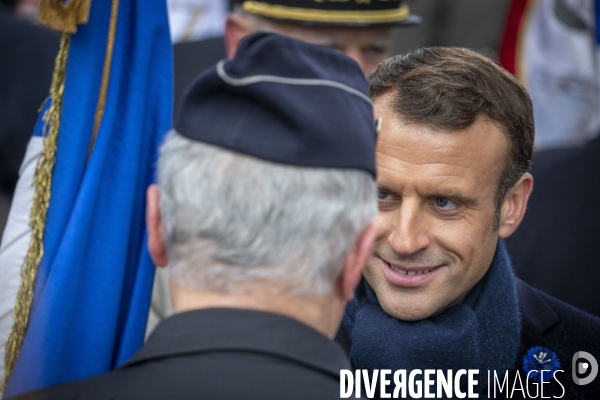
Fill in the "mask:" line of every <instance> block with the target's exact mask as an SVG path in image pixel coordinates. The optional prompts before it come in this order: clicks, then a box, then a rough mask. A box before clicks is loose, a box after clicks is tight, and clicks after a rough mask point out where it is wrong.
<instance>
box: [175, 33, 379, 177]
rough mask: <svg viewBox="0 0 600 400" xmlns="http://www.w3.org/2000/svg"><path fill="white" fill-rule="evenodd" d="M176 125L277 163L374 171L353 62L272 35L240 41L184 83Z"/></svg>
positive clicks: (369, 112) (367, 107)
mask: <svg viewBox="0 0 600 400" xmlns="http://www.w3.org/2000/svg"><path fill="white" fill-rule="evenodd" d="M175 130H177V131H178V132H179V133H180V134H181V135H183V136H186V137H188V138H190V139H193V140H198V141H201V142H205V143H209V144H213V145H216V146H219V147H223V148H226V149H229V150H233V151H236V152H239V153H243V154H248V155H251V156H254V157H257V158H261V159H264V160H269V161H273V162H277V163H282V164H290V165H298V166H305V167H325V168H353V169H361V170H364V171H367V172H369V173H371V174H372V175H373V176H375V141H376V137H375V136H376V135H375V129H374V126H373V109H372V104H371V101H370V100H369V95H368V91H367V83H366V80H365V77H364V75H363V73H362V71H361V69H360V67H359V66H358V64H356V63H355V62H354V61H353V60H351V59H350V58H348V57H346V56H345V55H343V54H342V53H340V52H337V51H334V50H331V49H329V48H326V47H322V46H316V45H312V44H308V43H305V42H301V41H299V40H296V39H292V38H289V37H285V36H280V35H276V34H272V33H256V34H253V35H251V36H249V37H247V38H246V39H245V40H244V41H242V42H241V43H240V46H239V47H238V50H237V53H236V55H235V57H234V59H233V60H223V61H221V62H220V63H219V64H217V66H216V67H213V68H212V69H209V70H207V71H206V72H204V73H203V74H202V75H200V76H199V77H198V78H197V79H196V80H195V81H194V83H192V85H191V86H190V87H189V88H188V90H187V93H186V95H185V97H184V100H183V103H182V105H181V108H180V110H179V114H178V117H177V119H176V122H175Z"/></svg>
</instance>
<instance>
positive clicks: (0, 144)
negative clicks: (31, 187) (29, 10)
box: [0, 5, 60, 197]
mask: <svg viewBox="0 0 600 400" xmlns="http://www.w3.org/2000/svg"><path fill="white" fill-rule="evenodd" d="M59 41H60V36H59V35H58V34H55V33H53V32H50V31H48V30H46V29H44V28H40V27H37V26H33V25H31V24H29V23H27V22H24V21H20V20H18V19H17V18H15V17H14V16H13V15H12V14H11V13H10V12H9V11H7V10H6V9H4V8H3V7H2V5H0V194H4V195H5V196H9V197H10V196H12V193H13V191H14V188H15V185H16V183H17V179H18V175H19V167H20V166H21V162H22V161H23V156H24V155H25V149H26V147H27V143H28V142H29V138H30V137H31V133H32V132H33V127H34V126H35V122H36V120H37V116H38V108H39V107H40V105H41V104H42V102H43V101H44V99H45V98H46V96H48V92H49V89H50V81H51V78H52V71H53V70H54V58H55V57H56V54H57V53H58V47H59Z"/></svg>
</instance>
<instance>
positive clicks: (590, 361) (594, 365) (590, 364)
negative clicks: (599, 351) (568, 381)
mask: <svg viewBox="0 0 600 400" xmlns="http://www.w3.org/2000/svg"><path fill="white" fill-rule="evenodd" d="M580 358H584V359H586V360H587V362H583V363H580V364H579V366H578V365H577V360H579V359H580ZM571 367H572V369H573V382H575V384H577V385H587V384H588V383H591V382H592V381H593V380H594V379H596V375H598V361H596V359H595V358H594V356H593V355H591V354H590V353H588V352H586V351H578V352H577V353H575V354H573V362H572V365H571ZM590 368H591V370H590V374H589V375H588V376H587V377H586V378H578V377H577V373H579V374H583V373H585V372H586V371H588V369H590Z"/></svg>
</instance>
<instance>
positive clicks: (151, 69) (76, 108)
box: [5, 0, 173, 396]
mask: <svg viewBox="0 0 600 400" xmlns="http://www.w3.org/2000/svg"><path fill="white" fill-rule="evenodd" d="M112 7H114V9H112ZM111 21H112V22H113V24H115V23H116V25H113V26H114V27H115V28H114V30H113V31H112V37H111ZM107 60H108V61H107ZM105 63H106V64H107V66H108V67H109V68H107V67H105ZM107 71H108V74H107ZM172 74H173V73H172V50H171V43H170V38H169V28H168V23H167V12H166V4H165V1H164V0H120V1H118V0H113V1H92V3H91V9H90V12H89V21H88V22H87V23H86V24H84V25H80V26H79V27H78V30H77V33H75V34H73V35H72V36H71V40H70V47H69V49H68V59H67V64H66V80H65V86H64V96H63V103H62V111H61V114H60V129H59V133H58V142H57V151H56V163H55V166H54V170H53V174H52V184H51V198H50V205H49V208H48V212H47V219H46V226H45V230H44V237H43V244H44V254H43V258H42V260H41V262H40V264H39V267H38V272H37V278H36V282H35V290H34V298H33V304H32V307H31V312H30V317H29V326H28V329H27V333H26V336H25V338H24V341H23V345H22V347H21V350H20V353H19V356H18V358H17V361H16V364H15V367H14V370H13V372H12V375H11V378H10V380H9V381H8V386H7V389H6V392H5V395H6V396H12V395H16V394H19V393H22V392H26V391H30V390H34V389H38V388H42V387H46V386H51V385H55V384H59V383H63V382H68V381H72V380H77V379H82V378H86V377H89V376H92V375H96V374H100V373H103V372H107V371H109V370H111V369H112V368H114V367H116V366H118V365H119V364H120V363H122V362H124V361H125V360H127V359H128V358H129V357H131V356H132V355H133V353H134V352H135V351H137V350H138V349H139V348H140V347H141V345H142V344H143V339H144V333H145V328H146V320H147V316H148V309H149V304H150V297H151V291H152V282H153V278H154V266H153V264H152V261H151V260H150V256H149V254H148V251H147V249H146V237H145V235H146V228H145V219H144V216H145V192H146V188H147V187H148V185H149V184H150V183H152V181H153V179H154V168H155V163H156V159H157V149H158V146H159V145H160V142H161V140H162V137H163V135H164V134H165V133H166V132H167V130H168V129H169V128H170V127H171V113H172ZM103 85H104V87H105V89H103ZM103 90H104V92H103ZM99 99H100V100H99ZM102 99H105V106H104V107H103V113H100V114H98V110H99V108H102V107H101V105H102V103H103V102H104V100H102ZM50 101H52V100H49V102H50ZM47 107H48V104H47V105H46V108H47ZM42 114H44V112H42V113H41V114H40V115H42ZM98 116H100V118H98ZM95 121H96V122H95ZM98 122H99V124H98ZM95 124H96V125H97V127H98V129H97V132H96V134H95V135H94V131H95V129H94V126H95ZM43 125H44V123H43V122H42V121H41V118H40V121H38V125H37V127H36V128H35V132H34V135H37V136H39V135H41V134H42V130H43V129H44V126H43Z"/></svg>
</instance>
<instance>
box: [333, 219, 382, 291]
mask: <svg viewBox="0 0 600 400" xmlns="http://www.w3.org/2000/svg"><path fill="white" fill-rule="evenodd" d="M374 242H375V226H374V225H373V224H372V223H371V224H369V226H367V227H366V228H365V229H364V230H363V231H362V232H361V234H360V235H359V237H358V239H356V242H355V243H354V246H353V247H352V250H350V253H349V254H348V256H347V257H346V261H345V262H344V267H343V269H342V273H341V275H340V289H341V291H342V295H343V297H344V300H345V301H350V300H352V299H353V298H354V289H356V286H357V285H358V283H359V282H360V278H361V277H362V271H363V268H364V267H365V264H366V263H367V261H368V260H369V257H370V256H371V252H372V251H373V244H374Z"/></svg>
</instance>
